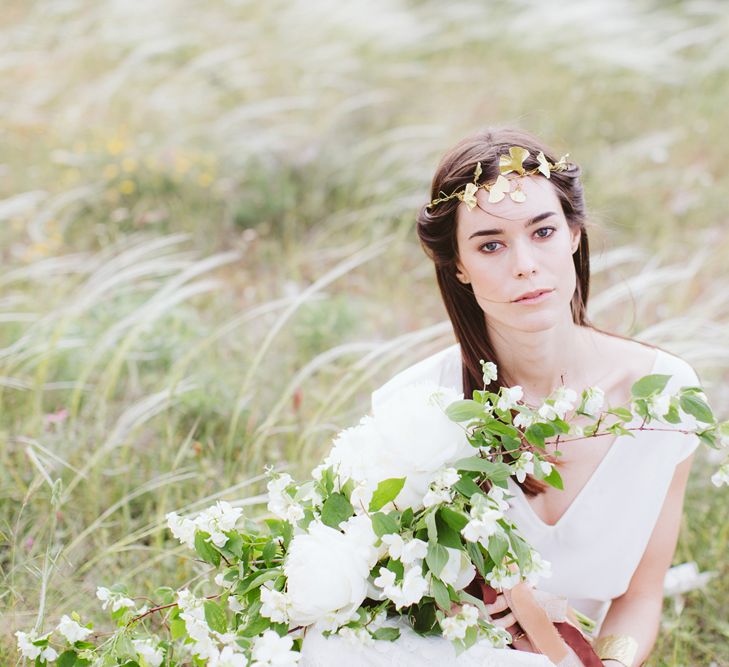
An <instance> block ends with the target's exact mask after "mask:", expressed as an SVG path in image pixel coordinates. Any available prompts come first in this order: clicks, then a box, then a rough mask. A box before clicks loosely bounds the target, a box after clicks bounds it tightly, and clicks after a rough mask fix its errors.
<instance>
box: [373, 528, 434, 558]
mask: <svg viewBox="0 0 729 667" xmlns="http://www.w3.org/2000/svg"><path fill="white" fill-rule="evenodd" d="M382 541H383V543H385V544H386V545H387V546H388V553H389V554H390V558H394V559H396V560H399V561H400V562H402V563H403V564H404V565H411V564H413V563H415V562H417V561H422V559H423V558H425V555H426V554H427V553H428V543H427V542H423V540H418V539H412V540H408V541H405V540H403V539H402V537H400V535H398V534H397V533H392V534H389V535H383V536H382Z"/></svg>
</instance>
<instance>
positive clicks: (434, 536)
mask: <svg viewBox="0 0 729 667" xmlns="http://www.w3.org/2000/svg"><path fill="white" fill-rule="evenodd" d="M425 527H426V528H427V530H428V541H429V542H433V543H434V544H435V543H437V542H438V526H437V525H436V523H435V511H433V510H431V511H430V512H428V513H427V514H426V515H425Z"/></svg>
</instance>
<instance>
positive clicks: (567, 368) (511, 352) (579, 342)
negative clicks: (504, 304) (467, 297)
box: [487, 319, 595, 405]
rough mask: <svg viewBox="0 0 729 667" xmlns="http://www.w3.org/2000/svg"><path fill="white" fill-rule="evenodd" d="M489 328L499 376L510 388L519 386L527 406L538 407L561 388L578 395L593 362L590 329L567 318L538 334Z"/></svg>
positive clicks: (495, 325) (591, 333) (498, 327)
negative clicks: (573, 391)
mask: <svg viewBox="0 0 729 667" xmlns="http://www.w3.org/2000/svg"><path fill="white" fill-rule="evenodd" d="M487 329H488V333H489V337H490V340H491V344H492V345H493V348H494V351H495V352H496V357H497V359H498V360H499V364H498V367H499V376H500V377H501V378H502V379H503V381H504V383H505V384H508V385H509V386H512V387H513V386H515V385H519V386H520V387H521V388H522V389H523V391H524V398H523V400H524V401H525V402H526V403H528V404H531V405H535V404H538V403H540V402H541V401H543V400H544V399H545V398H546V397H547V396H549V394H551V393H552V392H553V391H554V390H555V389H556V388H557V387H560V386H562V385H564V386H565V387H569V388H571V389H574V390H575V391H578V392H579V390H580V387H581V386H582V384H583V377H584V375H585V370H586V369H588V368H589V367H590V364H589V359H593V360H594V354H595V352H594V339H593V332H592V330H591V329H590V328H588V327H583V326H580V325H578V324H575V323H574V322H572V321H571V319H570V320H567V319H565V320H563V321H562V322H560V323H559V324H557V325H555V326H554V327H552V328H550V329H544V330H542V331H536V332H532V331H523V330H517V329H513V328H510V327H506V326H504V325H503V324H501V323H495V324H492V323H490V322H489V323H487Z"/></svg>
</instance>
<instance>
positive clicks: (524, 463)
mask: <svg viewBox="0 0 729 667" xmlns="http://www.w3.org/2000/svg"><path fill="white" fill-rule="evenodd" d="M533 459H534V454H532V453H531V452H522V453H521V454H520V455H519V458H518V459H516V461H514V464H513V465H514V467H513V470H514V475H515V476H516V478H517V480H519V482H521V483H523V482H524V480H525V479H526V476H527V475H533V474H534V460H533Z"/></svg>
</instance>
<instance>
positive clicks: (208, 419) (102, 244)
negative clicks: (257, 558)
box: [0, 0, 729, 666]
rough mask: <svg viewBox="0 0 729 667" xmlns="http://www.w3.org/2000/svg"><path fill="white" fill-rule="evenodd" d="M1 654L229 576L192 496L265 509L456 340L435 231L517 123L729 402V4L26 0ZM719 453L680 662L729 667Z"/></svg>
mask: <svg viewBox="0 0 729 667" xmlns="http://www.w3.org/2000/svg"><path fill="white" fill-rule="evenodd" d="M0 37H1V38H2V43H3V44H4V47H5V48H4V49H3V56H2V59H1V60H2V62H1V64H0V100H2V101H1V102H0V108H2V114H0V132H1V133H2V135H1V136H2V141H0V223H1V224H0V250H2V266H1V267H0V322H1V323H2V325H1V326H0V401H1V402H0V405H1V406H2V410H1V412H0V600H1V603H2V609H3V619H4V620H3V623H2V624H0V625H2V628H1V630H0V633H1V634H0V663H2V664H8V663H10V664H12V662H14V661H15V658H16V651H15V643H14V638H13V637H12V632H13V631H14V630H16V629H29V628H31V627H33V626H34V624H35V623H36V620H37V619H39V618H44V619H45V622H46V625H48V624H51V623H55V622H57V620H58V617H59V616H60V614H61V613H69V612H70V611H71V610H74V609H75V610H77V611H78V612H79V613H80V614H81V615H82V617H83V618H84V619H86V618H93V619H98V622H97V625H99V626H100V627H103V621H102V620H101V619H102V613H101V612H100V610H99V606H98V600H96V599H95V597H94V591H95V589H96V586H97V585H101V586H110V585H112V584H114V583H115V582H120V583H124V584H126V585H127V586H128V588H129V591H130V593H132V594H135V595H136V594H144V593H147V592H149V591H152V590H154V589H155V588H156V587H157V586H159V585H162V584H167V585H169V584H171V583H175V582H177V583H179V585H180V586H182V585H184V584H185V583H187V582H191V581H193V580H196V579H199V578H200V577H201V576H202V575H203V573H204V572H205V571H206V566H205V565H204V564H202V563H199V562H197V561H194V560H192V558H191V554H190V553H189V552H188V551H187V550H186V549H185V548H184V547H180V546H179V545H177V543H176V541H175V540H173V538H172V537H171V535H169V534H168V532H167V530H166V529H165V528H164V515H165V513H166V512H169V511H172V510H177V511H179V512H185V511H190V510H192V509H202V508H204V507H206V506H207V505H208V504H210V503H211V502H212V501H214V500H215V499H218V498H224V499H226V500H229V501H243V500H244V504H245V505H246V506H247V509H246V511H247V512H249V513H256V512H258V511H259V510H260V506H261V495H260V494H261V493H262V490H263V489H264V486H263V483H262V479H261V473H262V469H263V466H264V465H265V464H274V465H279V466H284V465H285V466H288V469H289V470H290V471H291V473H292V474H294V475H296V474H297V473H298V474H302V473H305V472H308V471H309V470H310V469H311V468H312V467H313V465H314V464H315V462H316V461H317V460H318V459H319V458H320V456H321V455H322V454H323V453H324V452H325V451H326V450H327V449H328V447H329V444H330V439H331V436H332V435H333V434H334V433H336V432H337V431H338V430H340V429H341V428H344V427H346V426H349V425H352V424H354V423H355V422H356V420H358V419H359V417H360V416H361V415H362V414H363V413H365V412H366V411H367V410H368V409H369V392H370V391H371V390H373V389H374V388H376V387H377V386H378V385H379V384H381V383H382V382H383V381H385V380H386V379H387V378H388V377H389V376H391V375H392V373H393V372H394V371H396V370H397V369H399V368H402V367H404V366H406V365H408V364H409V363H412V362H413V361H415V360H417V359H419V358H422V357H424V356H427V355H428V354H431V353H432V352H434V351H436V350H438V349H441V348H442V347H445V346H446V345H448V344H450V343H451V342H452V337H451V333H450V327H449V324H448V322H447V321H446V317H445V311H444V309H443V307H442V305H441V303H440V298H439V295H438V291H437V287H436V285H435V280H434V277H433V270H432V265H431V264H430V261H429V260H428V259H427V258H426V257H425V255H424V254H423V252H422V250H421V249H420V247H419V244H418V242H417V238H416V235H415V232H414V223H413V220H414V216H415V212H416V210H417V209H418V207H419V206H420V205H421V204H423V203H425V202H427V201H428V199H429V192H428V185H429V179H430V177H431V175H432V172H433V169H434V167H435V164H436V162H437V159H438V158H439V156H440V154H441V153H442V152H443V151H444V150H445V149H446V148H448V147H449V146H450V145H451V144H452V143H454V142H455V141H456V140H458V139H459V138H460V137H461V136H463V135H465V134H466V133H469V132H471V131H473V130H475V129H477V128H479V127H481V126H485V125H488V124H516V125H521V126H523V127H526V128H527V129H530V130H532V131H534V132H535V133H537V134H538V135H540V136H542V137H543V138H544V139H545V140H546V141H547V142H548V143H550V144H552V145H554V146H555V149H556V150H557V151H558V152H559V153H560V154H561V153H562V152H569V153H570V157H571V159H573V160H575V161H577V162H578V163H580V164H581V165H582V168H583V171H584V184H585V188H586V193H587V200H588V205H589V207H590V209H591V214H592V215H591V227H590V242H591V249H592V253H593V259H592V263H593V285H592V294H591V301H590V315H591V317H592V319H593V321H594V322H595V323H596V324H597V325H598V326H600V327H602V328H606V329H609V330H612V331H615V332H617V333H620V334H623V335H629V336H633V337H636V338H638V339H642V340H646V341H648V342H651V343H654V344H657V345H660V346H661V347H664V348H667V349H669V350H670V351H672V352H674V353H676V354H678V355H679V356H682V357H683V358H685V359H686V360H687V361H689V362H690V363H692V365H694V367H695V368H696V370H697V371H698V373H699V375H700V377H701V379H702V382H703V383H704V385H705V387H706V391H707V395H708V396H709V399H710V402H711V404H712V406H713V407H714V410H715V413H716V414H717V415H718V416H719V417H720V418H721V419H725V418H726V416H727V414H729V394H728V393H727V391H726V389H725V388H726V386H727V379H729V377H728V374H729V351H728V349H727V344H726V341H727V340H729V293H727V290H726V280H727V269H726V257H727V255H728V254H729V236H727V234H726V225H727V220H726V215H727V213H726V205H725V193H726V192H727V190H728V188H729V170H727V168H726V163H727V160H728V159H729V158H728V157H727V156H729V140H727V139H726V138H725V137H726V132H725V127H724V126H725V124H726V120H725V119H726V112H725V110H726V108H727V103H728V102H729V85H728V84H729V66H727V63H729V57H727V56H728V55H729V54H727V46H726V45H727V44H729V39H727V37H729V23H727V20H726V16H725V7H724V5H723V3H721V2H720V1H719V0H716V1H715V2H711V1H708V2H703V3H700V4H698V3H690V2H685V3H684V2H673V3H633V4H628V5H625V4H624V5H621V7H620V8H617V7H616V6H615V5H614V4H612V3H609V2H607V1H605V2H602V3H600V2H597V3H589V4H585V3H580V2H576V1H575V2H568V3H562V4H561V5H560V9H559V10H557V9H555V8H554V6H550V5H549V3H539V2H537V1H536V0H520V1H519V2H514V3H496V2H486V3H482V2H476V1H472V2H460V3H453V4H449V5H448V7H447V9H446V7H445V6H444V5H443V3H436V2H432V1H428V0H421V1H416V0H411V1H410V2H401V3H389V2H375V3H339V4H338V5H337V4H332V3H325V2H323V1H317V2H307V3H291V2H278V1H274V2H267V3H254V2H246V1H245V0H235V1H234V0H228V1H227V2H224V1H222V0H214V1H213V2H208V3H205V4H204V5H197V6H193V5H191V4H189V3H181V2H177V1H175V0H157V1H156V2H150V3H119V2H110V1H105V2H102V1H98V0H97V1H96V2H90V1H89V0H78V1H77V2H37V3H29V2H25V0H6V2H4V3H3V8H2V10H0ZM711 467H712V465H711V462H710V461H708V460H707V456H706V453H702V455H701V457H698V458H697V464H696V466H695V468H694V471H693V473H692V478H691V481H690V488H689V493H688V495H687V501H686V513H685V521H684V525H683V529H682V534H681V539H680V543H679V547H678V550H677V553H676V557H675V562H676V563H681V562H685V561H688V560H695V561H696V562H697V563H698V565H699V568H700V569H701V570H711V571H715V572H717V576H716V577H715V578H714V579H713V580H712V583H711V585H710V586H708V587H707V588H706V589H705V590H701V591H693V592H691V593H689V594H687V595H686V596H685V598H684V599H683V604H682V605H681V604H674V602H673V601H671V600H667V601H666V606H665V610H664V631H663V633H662V634H661V637H660V638H659V642H658V645H657V649H656V651H655V656H654V657H653V658H652V661H651V663H650V664H651V665H653V666H657V665H709V664H711V663H712V661H713V662H714V663H715V664H717V665H726V664H729V641H728V640H729V622H728V621H727V618H726V613H725V611H724V610H725V608H726V601H727V600H729V583H727V582H729V576H728V575H729V562H728V561H727V558H726V554H727V552H729V544H728V542H729V509H728V507H727V502H726V494H725V493H723V494H722V493H721V492H717V491H716V490H715V489H713V487H711V485H710V484H709V483H708V477H709V474H710V470H711Z"/></svg>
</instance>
